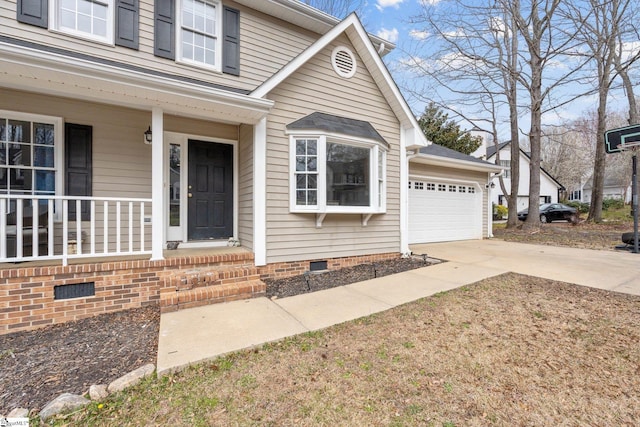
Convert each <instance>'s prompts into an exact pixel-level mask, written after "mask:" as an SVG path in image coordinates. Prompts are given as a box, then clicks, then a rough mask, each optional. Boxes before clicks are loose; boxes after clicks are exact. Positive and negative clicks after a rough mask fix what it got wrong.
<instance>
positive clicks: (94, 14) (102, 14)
mask: <svg viewBox="0 0 640 427" xmlns="http://www.w3.org/2000/svg"><path fill="white" fill-rule="evenodd" d="M51 4H52V9H53V10H52V12H53V14H52V15H53V29H55V30H59V31H62V32H65V33H69V34H72V35H77V36H80V37H86V38H90V39H93V40H97V41H103V42H106V43H113V26H114V23H113V16H114V7H113V0H53V1H52V2H51Z"/></svg>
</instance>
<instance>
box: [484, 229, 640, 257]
mask: <svg viewBox="0 0 640 427" xmlns="http://www.w3.org/2000/svg"><path fill="white" fill-rule="evenodd" d="M628 231H633V223H629V222H615V223H602V224H593V223H588V222H581V223H579V224H576V225H574V224H570V223H568V222H553V223H550V224H541V227H540V229H539V230H535V231H534V232H530V231H526V230H523V229H522V228H521V227H518V228H514V229H506V228H504V224H496V225H495V226H494V228H493V235H494V237H496V238H498V239H503V240H506V241H510V242H521V243H533V244H537V245H550V246H567V247H572V248H583V249H602V250H614V249H615V247H616V245H621V244H622V239H621V236H622V233H625V232H628Z"/></svg>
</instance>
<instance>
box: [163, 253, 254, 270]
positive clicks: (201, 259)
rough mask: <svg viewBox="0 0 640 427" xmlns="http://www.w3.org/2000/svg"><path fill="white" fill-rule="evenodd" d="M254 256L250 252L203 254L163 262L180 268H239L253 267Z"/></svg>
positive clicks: (173, 258) (186, 255) (187, 255)
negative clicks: (198, 266)
mask: <svg viewBox="0 0 640 427" xmlns="http://www.w3.org/2000/svg"><path fill="white" fill-rule="evenodd" d="M254 259H255V256H254V254H253V253H252V252H249V251H243V252H234V253H220V254H203V255H189V254H185V256H180V257H172V258H168V259H167V260H166V261H165V264H166V265H167V266H172V267H178V268H180V267H182V266H190V265H202V264H206V265H207V267H225V266H232V265H233V266H241V265H249V264H251V265H253V262H254Z"/></svg>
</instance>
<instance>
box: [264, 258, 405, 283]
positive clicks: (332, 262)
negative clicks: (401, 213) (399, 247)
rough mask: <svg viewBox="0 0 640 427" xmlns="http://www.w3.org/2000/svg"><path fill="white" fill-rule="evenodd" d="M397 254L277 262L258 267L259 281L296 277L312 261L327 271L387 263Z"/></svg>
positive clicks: (306, 269) (303, 271) (307, 268)
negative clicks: (380, 262) (320, 264)
mask: <svg viewBox="0 0 640 427" xmlns="http://www.w3.org/2000/svg"><path fill="white" fill-rule="evenodd" d="M400 255H401V254H400V253H399V252H388V253H384V254H374V255H359V256H351V257H342V258H323V259H310V260H306V261H292V262H278V263H273V264H268V265H265V266H262V267H258V271H259V273H260V279H283V278H285V277H291V276H298V275H300V274H304V273H305V272H307V271H309V263H311V262H314V261H327V269H328V270H339V269H341V268H345V267H353V266H354V265H360V264H369V263H372V262H378V261H387V260H390V259H396V258H399V257H400Z"/></svg>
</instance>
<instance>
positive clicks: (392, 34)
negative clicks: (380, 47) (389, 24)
mask: <svg viewBox="0 0 640 427" xmlns="http://www.w3.org/2000/svg"><path fill="white" fill-rule="evenodd" d="M377 36H378V37H380V38H382V39H384V40H388V41H390V42H391V43H395V42H397V41H398V30H397V29H395V28H394V29H392V30H387V29H386V28H381V29H380V31H378V33H377Z"/></svg>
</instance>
